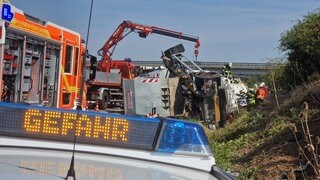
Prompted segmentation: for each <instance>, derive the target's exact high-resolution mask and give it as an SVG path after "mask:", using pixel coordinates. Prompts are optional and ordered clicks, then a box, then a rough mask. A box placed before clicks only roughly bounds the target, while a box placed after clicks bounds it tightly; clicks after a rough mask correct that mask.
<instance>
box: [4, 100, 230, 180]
mask: <svg viewBox="0 0 320 180" xmlns="http://www.w3.org/2000/svg"><path fill="white" fill-rule="evenodd" d="M0 146H1V147H0V179H24V180H27V179H33V180H34V179H86V180H87V179H92V180H93V179H94V180H95V179H115V180H122V179H124V180H126V179H142V180H144V179H156V180H162V179H165V180H167V179H168V180H170V179H176V180H177V179H179V180H180V179H200V180H202V179H209V180H211V179H212V180H213V179H236V177H235V176H234V175H232V174H227V173H225V172H223V171H222V170H220V169H219V168H218V167H217V166H215V159H214V157H213V155H212V153H211V149H210V146H209V144H208V140H207V138H206V136H205V133H204V130H203V128H202V127H201V126H199V125H198V124H197V123H193V122H189V121H181V120H176V119H171V118H160V117H159V118H148V117H142V116H125V115H118V114H111V113H98V112H91V111H77V110H62V109H56V108H48V107H39V106H32V105H23V104H13V103H4V102H1V103H0Z"/></svg>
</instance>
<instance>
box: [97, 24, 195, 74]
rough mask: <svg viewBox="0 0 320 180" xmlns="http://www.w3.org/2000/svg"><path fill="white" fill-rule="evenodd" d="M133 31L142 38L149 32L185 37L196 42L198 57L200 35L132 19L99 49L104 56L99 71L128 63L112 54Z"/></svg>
mask: <svg viewBox="0 0 320 180" xmlns="http://www.w3.org/2000/svg"><path fill="white" fill-rule="evenodd" d="M128 30H129V31H128ZM125 32H127V33H125ZM131 32H137V33H138V34H139V36H140V37H142V38H146V37H147V36H148V35H149V34H151V33H153V34H160V35H163V36H168V37H172V38H177V39H183V40H186V41H192V42H195V52H194V53H195V56H196V57H197V55H198V52H199V51H198V48H199V47H200V40H199V37H196V36H192V35H188V34H184V33H182V32H176V31H171V30H168V29H163V28H159V27H156V26H146V25H143V24H137V23H133V22H131V21H123V22H122V23H121V24H120V25H119V26H118V28H117V29H116V30H115V31H114V33H113V34H112V35H111V36H110V38H109V39H108V41H107V42H106V43H105V44H104V46H103V47H102V48H101V49H100V50H99V51H98V54H99V55H100V56H102V60H101V61H100V62H99V65H98V70H99V71H105V72H110V69H112V68H116V67H117V66H119V64H123V63H128V62H124V61H112V58H111V56H112V54H113V52H114V49H115V47H116V45H117V44H118V42H120V41H121V40H122V39H123V38H124V37H126V36H127V35H128V34H130V33H131ZM132 65H133V64H132ZM132 65H131V66H132ZM129 66H130V65H129ZM125 74H126V73H125ZM124 78H129V79H131V78H130V76H129V77H124Z"/></svg>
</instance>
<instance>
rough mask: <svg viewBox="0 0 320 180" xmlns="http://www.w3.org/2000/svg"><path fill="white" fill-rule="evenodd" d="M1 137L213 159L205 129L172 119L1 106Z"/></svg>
mask: <svg viewBox="0 0 320 180" xmlns="http://www.w3.org/2000/svg"><path fill="white" fill-rule="evenodd" d="M0 135H3V136H10V137H12V136H13V137H20V138H32V139H43V140H51V141H59V142H60V141H62V142H72V141H73V140H74V136H77V138H76V139H77V140H76V141H77V142H76V143H84V144H92V145H101V146H113V147H121V148H131V149H143V150H148V151H156V152H164V153H175V154H191V155H199V156H208V155H212V154H211V150H210V146H209V143H208V141H207V138H206V135H205V133H204V130H203V128H202V127H201V126H200V125H199V124H197V123H193V122H189V121H181V120H177V119H171V118H148V117H145V116H127V115H119V114H112V113H99V112H94V111H77V110H64V109H57V108H49V107H41V106H33V105H25V104H15V103H5V102H0Z"/></svg>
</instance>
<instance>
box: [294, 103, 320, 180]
mask: <svg viewBox="0 0 320 180" xmlns="http://www.w3.org/2000/svg"><path fill="white" fill-rule="evenodd" d="M308 110H309V106H308V103H306V102H304V103H303V108H302V110H301V112H300V114H299V118H300V124H301V129H302V133H303V137H304V141H303V142H300V141H299V140H298V138H297V133H298V129H297V127H296V125H295V124H291V125H290V126H289V127H290V129H291V131H292V133H293V134H294V137H295V140H296V143H297V145H298V152H299V160H300V167H299V169H298V171H301V172H302V176H303V178H304V179H305V178H306V175H305V174H304V172H305V170H306V168H307V167H308V166H309V165H310V166H311V167H312V170H313V174H314V175H315V177H316V179H320V167H319V156H318V146H319V144H320V138H319V136H317V137H316V138H315V140H313V139H312V134H311V132H310V129H309V124H308ZM313 141H315V142H313ZM303 143H304V144H306V145H303Z"/></svg>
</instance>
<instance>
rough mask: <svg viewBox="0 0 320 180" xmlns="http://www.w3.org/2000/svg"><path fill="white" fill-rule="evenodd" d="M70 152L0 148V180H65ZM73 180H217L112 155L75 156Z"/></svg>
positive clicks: (192, 170) (189, 171) (78, 154)
mask: <svg viewBox="0 0 320 180" xmlns="http://www.w3.org/2000/svg"><path fill="white" fill-rule="evenodd" d="M71 157H72V152H71V151H57V150H49V149H34V148H22V147H15V148H13V147H2V148H1V149H0V159H1V162H0V173H1V178H0V179H24V180H27V179H33V180H35V179H64V178H65V177H66V175H67V172H68V169H69V165H70V162H71ZM75 172H76V179H86V180H87V179H117V180H120V179H129V180H130V179H141V180H144V179H157V180H158V179H167V180H170V179H209V180H214V179H217V178H215V177H213V176H212V175H210V174H209V173H208V172H204V171H199V170H195V169H190V168H185V167H180V166H174V165H170V164H166V163H156V162H152V161H144V160H137V159H134V158H122V157H117V156H112V155H101V154H91V153H79V152H76V153H75Z"/></svg>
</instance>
